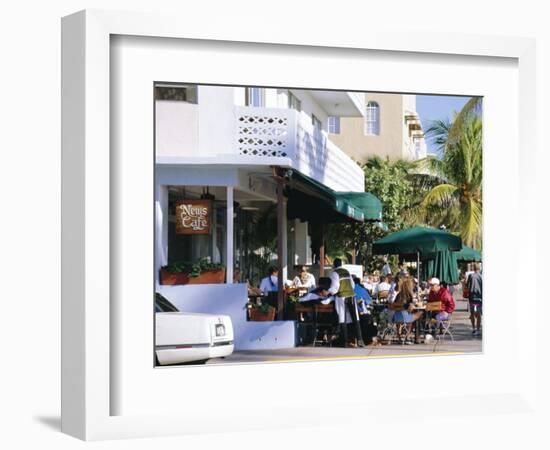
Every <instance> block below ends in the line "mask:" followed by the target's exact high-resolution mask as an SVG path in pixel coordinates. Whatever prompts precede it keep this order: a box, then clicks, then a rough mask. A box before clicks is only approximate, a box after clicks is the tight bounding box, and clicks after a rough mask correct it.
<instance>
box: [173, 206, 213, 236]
mask: <svg viewBox="0 0 550 450" xmlns="http://www.w3.org/2000/svg"><path fill="white" fill-rule="evenodd" d="M211 221H212V201H211V200H180V201H178V202H176V233H177V234H210V223H211Z"/></svg>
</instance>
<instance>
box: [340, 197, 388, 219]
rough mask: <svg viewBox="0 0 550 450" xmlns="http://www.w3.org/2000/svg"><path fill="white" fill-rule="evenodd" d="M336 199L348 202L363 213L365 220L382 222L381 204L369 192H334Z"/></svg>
mask: <svg viewBox="0 0 550 450" xmlns="http://www.w3.org/2000/svg"><path fill="white" fill-rule="evenodd" d="M336 197H337V198H341V199H343V200H345V201H348V202H350V203H352V204H354V205H355V206H357V207H358V208H360V209H361V211H363V215H364V216H365V220H369V221H376V222H378V221H381V220H382V202H380V200H378V197H376V196H375V195H373V194H371V193H370V192H336Z"/></svg>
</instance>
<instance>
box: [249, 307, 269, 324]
mask: <svg viewBox="0 0 550 450" xmlns="http://www.w3.org/2000/svg"><path fill="white" fill-rule="evenodd" d="M248 318H249V319H250V321H251V322H272V321H274V320H275V308H273V306H270V307H269V308H268V310H267V312H262V310H261V309H260V308H249V310H248Z"/></svg>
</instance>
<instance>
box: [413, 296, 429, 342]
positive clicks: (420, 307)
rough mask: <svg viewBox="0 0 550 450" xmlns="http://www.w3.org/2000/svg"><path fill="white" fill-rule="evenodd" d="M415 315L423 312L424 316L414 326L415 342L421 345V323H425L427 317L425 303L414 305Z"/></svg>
mask: <svg viewBox="0 0 550 450" xmlns="http://www.w3.org/2000/svg"><path fill="white" fill-rule="evenodd" d="M412 310H413V313H415V312H420V311H421V312H422V313H423V314H422V316H421V317H420V318H419V319H418V320H417V321H416V322H415V324H414V342H415V344H420V323H424V320H425V316H426V305H425V304H424V303H413V308H412Z"/></svg>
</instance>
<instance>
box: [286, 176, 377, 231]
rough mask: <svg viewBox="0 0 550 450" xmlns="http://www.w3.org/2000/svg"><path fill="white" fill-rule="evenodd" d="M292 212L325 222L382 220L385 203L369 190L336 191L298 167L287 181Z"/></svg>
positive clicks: (290, 213) (294, 214)
mask: <svg viewBox="0 0 550 450" xmlns="http://www.w3.org/2000/svg"><path fill="white" fill-rule="evenodd" d="M286 194H287V197H288V216H289V218H291V219H293V218H298V219H301V220H308V221H312V220H315V221H319V222H324V223H334V222H351V221H357V222H363V221H364V220H380V219H381V217H382V205H381V203H380V201H379V200H378V199H377V198H376V197H375V196H374V195H372V194H370V193H368V192H336V191H334V190H332V189H330V188H329V187H327V186H325V185H324V184H322V183H319V182H318V181H316V180H314V179H313V178H310V177H308V176H306V175H304V174H302V173H300V172H297V171H295V170H293V171H292V175H291V176H290V180H289V181H288V184H287V192H286Z"/></svg>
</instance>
